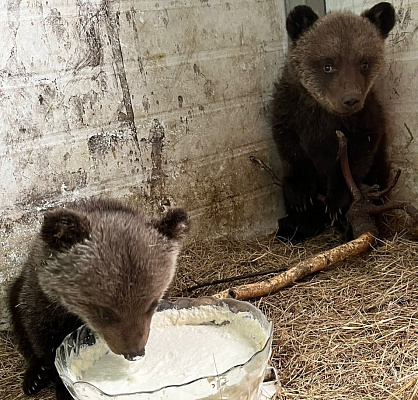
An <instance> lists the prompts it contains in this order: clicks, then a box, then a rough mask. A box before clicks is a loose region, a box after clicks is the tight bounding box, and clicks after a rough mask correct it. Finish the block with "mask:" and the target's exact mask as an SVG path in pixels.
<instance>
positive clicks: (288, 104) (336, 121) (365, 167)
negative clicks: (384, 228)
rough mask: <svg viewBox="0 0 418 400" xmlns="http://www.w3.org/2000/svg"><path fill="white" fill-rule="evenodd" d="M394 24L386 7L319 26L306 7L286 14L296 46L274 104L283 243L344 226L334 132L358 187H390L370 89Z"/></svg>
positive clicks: (345, 204)
mask: <svg viewBox="0 0 418 400" xmlns="http://www.w3.org/2000/svg"><path fill="white" fill-rule="evenodd" d="M394 24H395V11H394V9H393V7H392V5H391V4H390V3H385V2H383V3H379V4H377V5H375V6H374V7H372V8H371V9H370V10H367V11H365V12H364V13H363V14H361V15H360V16H359V15H354V14H352V13H330V14H328V15H326V16H324V17H323V18H319V17H318V16H317V15H316V14H315V13H314V12H313V11H312V9H311V8H310V7H308V6H297V7H295V8H294V9H293V10H292V12H291V13H290V14H289V16H288V18H287V21H286V29H287V32H288V34H289V36H290V38H291V40H292V43H291V48H290V50H289V53H288V55H287V59H286V62H285V66H284V70H283V74H282V76H281V79H280V80H279V82H278V83H277V84H276V85H275V91H274V98H273V103H272V130H273V137H274V140H275V142H276V145H277V149H278V152H279V155H280V157H281V160H282V162H283V169H284V176H283V192H284V198H285V205H286V211H287V216H286V217H284V218H282V219H280V220H279V229H278V231H277V234H276V236H277V237H278V238H286V239H290V240H294V241H300V240H304V239H306V238H308V237H310V236H314V235H316V234H317V233H319V232H321V231H322V230H323V229H324V228H325V226H326V224H327V223H329V222H331V221H332V220H334V219H335V218H336V217H340V219H344V217H341V215H342V216H344V215H345V213H346V211H347V210H348V208H349V206H350V203H351V194H350V191H349V188H348V187H347V185H346V182H345V180H344V177H343V175H342V171H341V167H340V160H339V159H338V139H337V136H336V133H335V132H336V130H340V131H342V132H343V133H344V134H345V135H346V137H347V140H348V157H349V162H350V167H351V172H352V174H353V177H354V180H355V182H356V183H357V185H360V184H362V183H364V184H368V185H374V184H378V185H380V187H381V188H383V187H384V186H385V185H386V183H387V180H388V176H389V167H388V164H387V160H386V132H385V117H384V114H383V109H382V106H381V105H380V104H379V101H378V100H377V98H376V95H375V92H374V89H373V84H374V82H375V80H376V78H377V77H378V75H379V73H380V71H381V69H382V67H383V65H384V42H385V38H386V37H387V36H388V34H389V32H390V31H391V29H392V28H393V26H394ZM319 195H322V201H321V197H320V196H319ZM324 200H325V201H324Z"/></svg>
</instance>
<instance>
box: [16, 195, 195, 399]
mask: <svg viewBox="0 0 418 400" xmlns="http://www.w3.org/2000/svg"><path fill="white" fill-rule="evenodd" d="M188 227H189V220H188V217H187V214H186V213H185V212H184V211H183V210H181V209H172V210H170V211H168V212H167V213H166V215H165V216H164V217H163V218H162V219H161V220H156V221H153V220H149V219H147V218H146V217H145V216H144V215H143V214H142V213H141V212H140V211H138V210H137V209H135V208H133V207H128V206H126V205H124V204H122V203H121V202H119V201H116V200H105V199H102V200H90V201H82V202H78V203H73V204H70V205H68V206H67V207H65V208H57V209H55V210H52V211H48V212H46V214H45V217H44V221H43V224H42V227H41V231H40V234H39V235H38V236H37V237H36V239H35V241H34V243H33V246H32V248H31V251H30V254H29V256H28V260H27V262H26V263H25V265H24V266H23V269H22V272H21V274H20V276H19V277H18V278H17V279H16V281H15V282H14V283H13V285H12V287H11V289H10V294H9V305H10V311H11V315H12V325H13V328H14V333H15V335H16V338H17V340H18V345H19V348H20V350H21V351H22V353H23V355H24V356H25V358H26V359H27V361H28V367H27V370H26V373H25V375H24V382H23V389H24V392H25V393H26V394H34V393H37V392H38V391H39V390H41V389H42V388H44V387H45V386H47V385H49V383H50V382H51V381H54V383H55V386H56V397H57V399H71V398H72V397H71V396H70V394H69V392H68V391H67V389H66V388H65V386H64V384H63V383H62V381H61V380H60V379H59V377H58V376H57V371H56V369H55V367H54V357H55V350H56V349H57V347H58V346H59V345H60V344H61V342H62V340H63V339H64V337H65V336H66V335H67V334H69V333H70V332H72V331H74V330H75V329H77V328H78V327H79V326H80V325H81V324H83V323H86V324H87V325H88V326H89V327H90V328H92V329H93V330H94V331H95V332H97V333H98V334H99V335H101V336H102V337H103V338H104V340H105V341H106V343H107V344H108V346H109V348H110V349H111V350H112V351H113V352H115V353H117V354H123V355H124V356H125V358H127V359H129V360H133V359H135V358H136V357H138V356H141V355H143V354H144V348H145V344H146V342H147V339H148V334H149V326H150V322H151V317H152V315H153V313H154V311H155V309H156V307H157V305H158V301H159V300H160V299H161V297H162V296H163V294H164V292H165V291H166V289H167V288H168V286H169V284H170V282H171V280H172V278H173V276H174V272H175V268H176V259H177V255H178V253H179V249H180V243H179V241H180V239H181V238H182V236H183V235H184V234H185V233H186V231H187V230H188Z"/></svg>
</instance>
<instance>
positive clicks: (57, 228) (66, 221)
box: [41, 208, 90, 251]
mask: <svg viewBox="0 0 418 400" xmlns="http://www.w3.org/2000/svg"><path fill="white" fill-rule="evenodd" d="M89 235H90V222H89V220H88V219H87V217H86V216H84V215H82V214H80V213H78V212H77V211H74V210H69V209H65V208H58V209H56V210H52V211H48V212H46V213H45V216H44V222H43V224H42V227H41V239H42V240H43V241H44V242H45V243H46V244H48V245H49V247H50V248H51V249H53V250H57V251H64V250H66V249H69V248H70V247H72V246H74V245H75V244H77V243H81V242H82V241H83V240H85V239H88V237H89Z"/></svg>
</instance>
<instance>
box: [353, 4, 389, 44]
mask: <svg viewBox="0 0 418 400" xmlns="http://www.w3.org/2000/svg"><path fill="white" fill-rule="evenodd" d="M361 15H362V16H363V17H365V18H367V19H369V20H370V22H371V23H372V24H374V25H375V26H376V28H377V30H378V31H379V33H380V35H381V36H382V38H383V39H386V38H387V37H388V34H389V32H390V31H391V30H392V28H393V27H394V26H395V9H394V8H393V6H392V4H390V3H387V2H382V3H378V4H376V5H375V6H374V7H372V8H371V9H370V10H366V11H364V12H363V14H361Z"/></svg>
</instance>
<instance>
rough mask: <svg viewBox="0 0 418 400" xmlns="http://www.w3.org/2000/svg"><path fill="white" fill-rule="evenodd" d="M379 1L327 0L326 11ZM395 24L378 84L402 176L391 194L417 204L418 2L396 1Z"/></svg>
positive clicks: (358, 8) (394, 159) (392, 149)
mask: <svg viewBox="0 0 418 400" xmlns="http://www.w3.org/2000/svg"><path fill="white" fill-rule="evenodd" d="M376 3H377V1H364V0H328V1H327V2H326V5H327V11H337V10H350V11H353V12H356V13H361V12H362V11H363V10H365V9H368V8H371V7H373V5H375V4H376ZM392 4H393V6H394V7H395V10H396V19H397V22H396V25H395V27H394V29H393V31H392V32H391V33H390V35H389V37H388V38H387V46H386V61H387V62H386V67H385V69H384V71H383V73H382V76H381V79H380V81H379V82H378V84H377V88H378V90H379V95H380V100H381V101H382V103H383V104H384V106H385V109H386V112H387V116H388V121H389V125H390V157H391V161H392V169H393V171H395V170H397V169H401V171H402V173H401V177H400V180H399V183H398V184H397V186H396V187H395V188H394V189H393V190H392V193H391V196H392V197H393V198H394V199H398V200H408V201H411V202H412V203H413V204H414V205H415V206H418V201H417V199H418V141H417V138H416V135H417V132H418V112H417V104H418V90H417V89H418V79H417V75H418V1H416V0H406V1H404V0H395V1H393V2H392Z"/></svg>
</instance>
